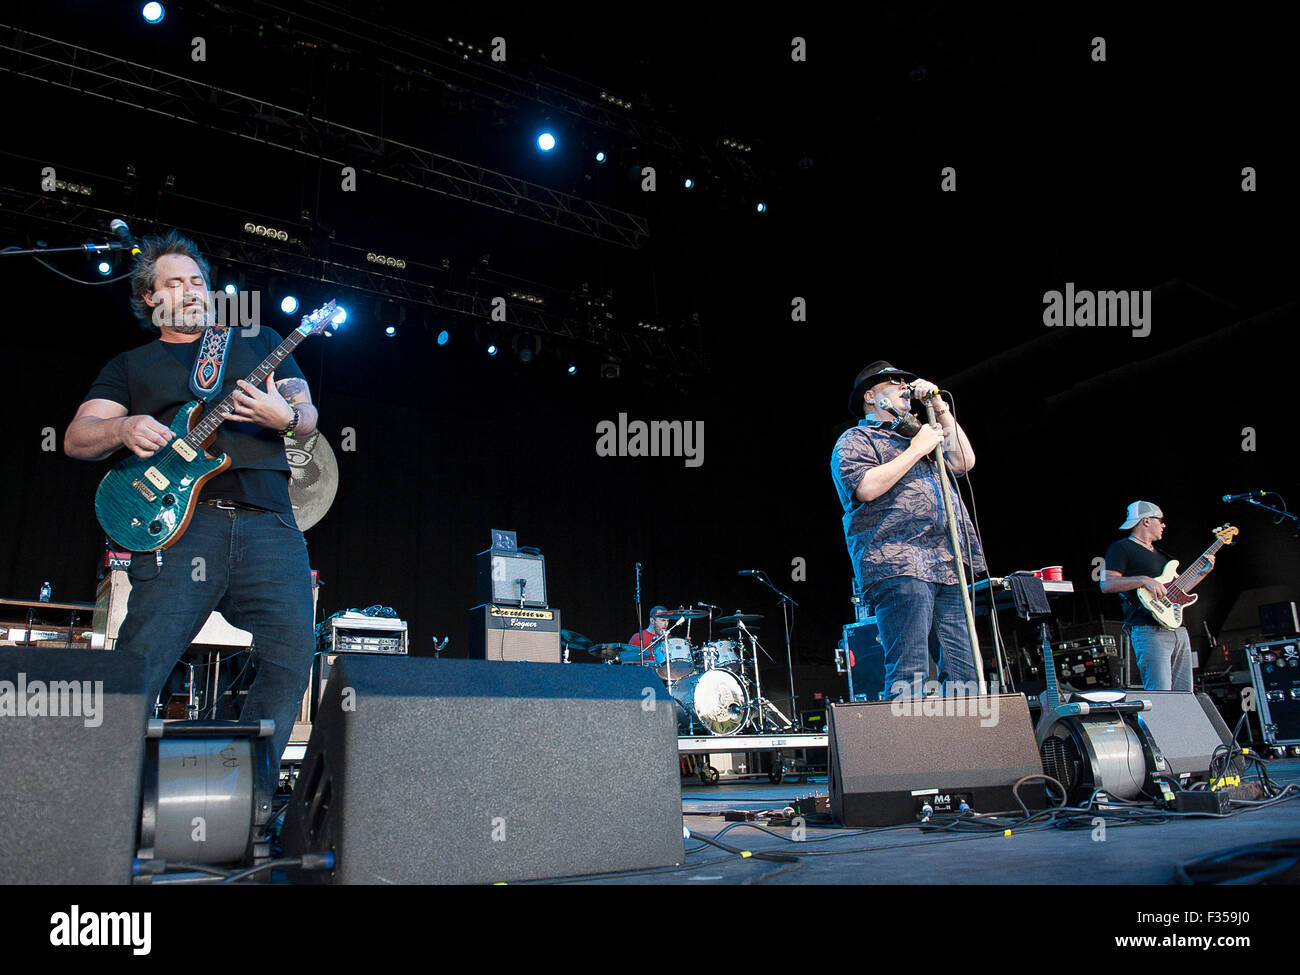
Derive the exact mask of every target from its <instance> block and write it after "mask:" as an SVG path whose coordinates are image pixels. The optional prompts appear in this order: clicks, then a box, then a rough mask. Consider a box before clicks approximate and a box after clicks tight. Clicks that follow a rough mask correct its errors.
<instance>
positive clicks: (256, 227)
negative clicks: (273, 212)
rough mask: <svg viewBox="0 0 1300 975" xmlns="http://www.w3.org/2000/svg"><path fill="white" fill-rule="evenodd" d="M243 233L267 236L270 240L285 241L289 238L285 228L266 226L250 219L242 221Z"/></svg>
mask: <svg viewBox="0 0 1300 975" xmlns="http://www.w3.org/2000/svg"><path fill="white" fill-rule="evenodd" d="M244 233H246V234H253V235H254V236H256V237H267V238H269V239H271V240H279V241H286V240H288V239H289V232H288V231H287V230H281V229H280V228H279V227H268V226H266V225H265V224H261V223H254V222H253V221H251V220H249V221H246V222H245V223H244Z"/></svg>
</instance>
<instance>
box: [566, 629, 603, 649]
mask: <svg viewBox="0 0 1300 975" xmlns="http://www.w3.org/2000/svg"><path fill="white" fill-rule="evenodd" d="M560 642H561V643H563V644H564V645H565V646H566V647H572V648H573V649H574V650H590V649H591V648H592V647H594V646H595V644H594V643H592V642H591V641H590V640H589V639H587V638H586V637H585V636H583V635H582V634H581V633H579V632H577V631H576V630H561V631H560Z"/></svg>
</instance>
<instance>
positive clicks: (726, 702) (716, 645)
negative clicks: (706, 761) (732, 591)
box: [560, 606, 793, 736]
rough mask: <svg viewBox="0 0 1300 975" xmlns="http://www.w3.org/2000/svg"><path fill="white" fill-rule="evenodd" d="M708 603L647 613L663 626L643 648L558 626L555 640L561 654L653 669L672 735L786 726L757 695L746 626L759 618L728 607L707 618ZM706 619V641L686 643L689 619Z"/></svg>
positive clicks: (753, 640)
mask: <svg viewBox="0 0 1300 975" xmlns="http://www.w3.org/2000/svg"><path fill="white" fill-rule="evenodd" d="M714 608H716V607H711V608H710V610H709V611H708V612H706V611H704V610H701V609H693V608H688V607H684V606H681V607H678V608H676V609H668V610H664V611H663V612H660V613H656V614H654V615H652V616H651V617H650V618H651V620H652V621H653V620H659V621H663V622H665V623H668V624H670V625H669V626H668V628H667V629H666V630H665V631H664V632H663V633H661V634H659V635H658V636H657V637H656V638H655V639H654V641H653V642H651V643H647V644H646V645H645V646H644V647H639V646H637V645H635V644H631V643H593V642H592V641H591V640H588V639H587V638H586V637H584V636H582V635H581V634H579V633H575V632H573V631H572V630H564V631H562V632H561V634H560V639H561V642H562V643H563V644H564V647H565V649H566V651H568V650H577V651H584V652H586V653H588V654H590V655H591V656H593V657H597V658H599V659H601V660H602V661H604V662H605V663H606V664H610V665H623V666H629V665H630V666H644V667H649V668H651V669H653V670H654V672H655V674H656V676H658V678H659V679H660V680H661V681H662V682H663V683H664V685H665V686H666V688H667V690H668V695H669V698H670V699H671V700H672V701H673V706H674V708H675V710H676V712H677V728H678V732H679V733H680V734H683V735H699V734H706V735H723V736H729V735H738V734H740V733H741V732H743V731H745V730H746V729H749V731H750V733H751V734H763V733H765V732H768V731H788V730H790V729H791V728H792V727H793V724H792V723H791V721H790V719H789V718H787V717H786V716H785V715H784V714H782V713H781V712H780V711H779V710H777V708H776V706H775V705H773V704H772V702H771V701H769V700H767V698H765V697H763V693H762V681H761V677H760V675H759V672H758V651H759V649H760V648H759V645H758V640H757V637H756V636H755V633H754V630H755V629H757V624H758V623H760V622H761V621H762V619H763V617H762V616H760V615H758V614H755V613H741V612H736V613H734V614H732V615H731V616H723V617H719V618H716V619H715V618H713V616H712V609H714ZM706 618H707V619H708V620H709V628H708V636H709V639H707V640H704V641H701V642H699V643H695V642H692V640H691V635H690V630H691V623H692V622H694V621H695V620H701V619H706ZM682 623H685V624H686V635H685V636H684V637H681V636H672V635H671V633H672V631H673V630H675V629H676V628H677V627H678V626H679V625H680V624H682ZM714 624H717V625H718V627H719V629H718V631H717V632H718V633H719V634H721V638H719V639H714V638H713V627H714Z"/></svg>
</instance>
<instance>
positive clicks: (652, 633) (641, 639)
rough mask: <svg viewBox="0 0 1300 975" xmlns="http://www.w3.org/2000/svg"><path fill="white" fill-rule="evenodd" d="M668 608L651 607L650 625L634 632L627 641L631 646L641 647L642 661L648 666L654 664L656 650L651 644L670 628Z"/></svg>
mask: <svg viewBox="0 0 1300 975" xmlns="http://www.w3.org/2000/svg"><path fill="white" fill-rule="evenodd" d="M668 617H669V613H668V609H667V608H666V607H664V606H654V607H652V608H651V609H650V625H649V626H648V627H646V628H645V629H644V630H641V631H640V632H639V633H634V634H633V635H632V636H631V638H630V639H629V640H628V641H627V642H628V643H629V644H630V645H631V646H634V647H640V648H641V662H642V663H643V664H645V665H646V666H648V667H653V666H654V662H655V661H654V656H655V655H654V650H652V649H651V645H652V644H653V643H654V642H655V641H656V640H660V639H662V638H663V635H664V633H665V632H666V631H667V630H668V623H669V619H668Z"/></svg>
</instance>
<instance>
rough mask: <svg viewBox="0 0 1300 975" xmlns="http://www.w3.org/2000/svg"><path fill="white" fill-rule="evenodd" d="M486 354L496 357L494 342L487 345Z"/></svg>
mask: <svg viewBox="0 0 1300 975" xmlns="http://www.w3.org/2000/svg"><path fill="white" fill-rule="evenodd" d="M487 354H488V355H496V354H497V347H496V343H495V342H490V343H488V347H487Z"/></svg>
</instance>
